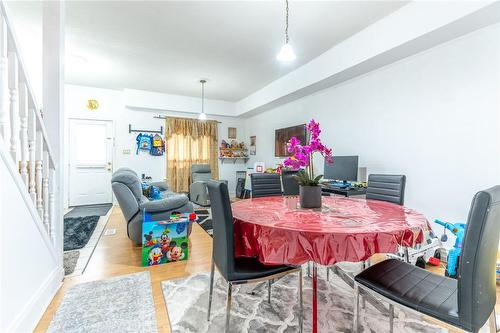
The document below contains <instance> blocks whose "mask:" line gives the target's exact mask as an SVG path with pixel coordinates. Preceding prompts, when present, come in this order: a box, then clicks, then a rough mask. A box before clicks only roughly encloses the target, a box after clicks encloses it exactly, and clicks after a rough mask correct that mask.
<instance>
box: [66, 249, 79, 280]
mask: <svg viewBox="0 0 500 333" xmlns="http://www.w3.org/2000/svg"><path fill="white" fill-rule="evenodd" d="M79 257H80V251H68V252H64V258H63V265H64V275H69V274H72V273H73V272H74V271H75V267H76V264H77V263H78V258H79Z"/></svg>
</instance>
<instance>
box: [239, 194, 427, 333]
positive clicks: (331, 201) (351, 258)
mask: <svg viewBox="0 0 500 333" xmlns="http://www.w3.org/2000/svg"><path fill="white" fill-rule="evenodd" d="M294 200H295V201H294ZM296 202H297V200H296V198H291V197H285V196H274V197H261V198H252V199H247V200H241V201H237V202H234V203H233V204H232V211H233V220H234V251H235V255H236V256H237V257H242V256H243V257H255V258H257V259H258V260H259V261H260V262H261V263H263V264H265V265H294V266H299V265H303V264H305V263H308V262H312V264H313V269H312V298H313V299H312V328H313V332H314V333H316V332H317V330H318V323H317V311H318V301H317V300H318V297H317V277H318V274H317V265H325V266H331V265H334V264H336V263H338V262H364V261H365V260H367V259H368V258H370V257H371V256H372V255H374V254H376V253H395V252H397V251H398V249H399V247H400V246H402V247H413V246H415V245H416V244H418V243H421V242H422V241H423V239H424V233H425V232H426V231H427V230H429V228H430V227H429V222H428V221H427V219H426V218H425V216H424V215H422V214H420V213H418V212H417V211H415V210H413V209H410V208H407V207H405V206H400V205H397V204H394V203H390V202H385V201H378V200H366V199H360V198H350V197H348V198H345V197H334V196H331V197H323V198H322V206H321V208H315V209H305V208H300V207H298V205H297V203H296Z"/></svg>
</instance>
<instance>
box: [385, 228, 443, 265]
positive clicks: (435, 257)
mask: <svg viewBox="0 0 500 333" xmlns="http://www.w3.org/2000/svg"><path fill="white" fill-rule="evenodd" d="M441 248H442V244H441V241H440V240H439V238H437V237H436V236H435V235H434V233H433V232H432V230H430V231H428V232H425V233H424V241H423V242H422V243H421V244H417V245H416V246H415V247H409V248H406V249H405V248H400V249H399V251H398V252H397V253H395V254H389V255H388V256H389V257H391V258H396V259H399V260H402V261H407V262H409V263H411V264H412V265H415V266H418V267H420V268H425V264H426V263H429V264H431V265H434V266H437V265H439V262H440V260H441V251H440V249H441ZM406 252H407V253H408V260H407V258H406Z"/></svg>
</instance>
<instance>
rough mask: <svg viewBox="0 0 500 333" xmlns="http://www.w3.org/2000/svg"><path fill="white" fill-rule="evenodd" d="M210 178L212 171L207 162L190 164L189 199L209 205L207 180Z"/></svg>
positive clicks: (201, 204) (202, 204) (199, 203)
mask: <svg viewBox="0 0 500 333" xmlns="http://www.w3.org/2000/svg"><path fill="white" fill-rule="evenodd" d="M211 179H212V171H211V170H210V165H208V164H194V165H192V166H191V185H190V186H189V199H190V200H191V201H192V202H194V203H196V204H198V205H200V206H210V199H209V198H208V189H207V182H208V181H209V180H211Z"/></svg>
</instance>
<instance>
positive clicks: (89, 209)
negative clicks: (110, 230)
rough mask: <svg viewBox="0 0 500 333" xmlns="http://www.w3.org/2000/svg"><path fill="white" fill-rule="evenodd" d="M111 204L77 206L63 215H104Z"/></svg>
mask: <svg viewBox="0 0 500 333" xmlns="http://www.w3.org/2000/svg"><path fill="white" fill-rule="evenodd" d="M111 207H112V204H103V205H88V206H77V207H75V208H73V209H72V210H71V211H69V212H68V213H67V214H65V215H64V218H67V217H85V216H94V215H96V216H105V215H106V214H107V213H108V212H109V210H110V209H111Z"/></svg>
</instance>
